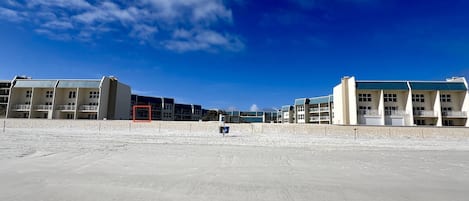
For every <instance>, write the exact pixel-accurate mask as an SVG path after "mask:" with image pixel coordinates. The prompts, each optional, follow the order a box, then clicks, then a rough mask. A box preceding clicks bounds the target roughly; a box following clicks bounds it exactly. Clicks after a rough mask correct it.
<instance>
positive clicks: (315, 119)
mask: <svg viewBox="0 0 469 201" xmlns="http://www.w3.org/2000/svg"><path fill="white" fill-rule="evenodd" d="M309 120H310V121H319V117H318V116H314V117H309Z"/></svg>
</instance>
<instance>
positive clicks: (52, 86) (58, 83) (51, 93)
mask: <svg viewBox="0 0 469 201" xmlns="http://www.w3.org/2000/svg"><path fill="white" fill-rule="evenodd" d="M8 100H9V101H8V107H7V118H44V119H128V116H129V113H128V112H129V106H130V87H129V86H127V85H125V84H122V83H121V82H119V81H117V79H116V78H114V77H103V78H102V79H92V80H38V79H30V78H29V79H14V80H13V81H12V86H11V91H10V95H9V99H8Z"/></svg>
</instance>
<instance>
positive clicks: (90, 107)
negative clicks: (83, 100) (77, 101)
mask: <svg viewBox="0 0 469 201" xmlns="http://www.w3.org/2000/svg"><path fill="white" fill-rule="evenodd" d="M80 110H86V111H96V110H98V106H97V105H81V106H80Z"/></svg>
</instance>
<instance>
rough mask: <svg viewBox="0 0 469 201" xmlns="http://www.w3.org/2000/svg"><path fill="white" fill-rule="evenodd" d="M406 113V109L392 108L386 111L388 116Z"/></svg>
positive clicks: (385, 113)
mask: <svg viewBox="0 0 469 201" xmlns="http://www.w3.org/2000/svg"><path fill="white" fill-rule="evenodd" d="M405 114H406V113H405V111H404V110H390V111H384V115H386V116H404V115H405Z"/></svg>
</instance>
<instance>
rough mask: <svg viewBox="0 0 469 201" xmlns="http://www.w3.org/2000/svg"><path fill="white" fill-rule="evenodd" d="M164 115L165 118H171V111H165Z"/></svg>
mask: <svg viewBox="0 0 469 201" xmlns="http://www.w3.org/2000/svg"><path fill="white" fill-rule="evenodd" d="M163 117H164V118H171V113H167V112H165V113H163Z"/></svg>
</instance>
